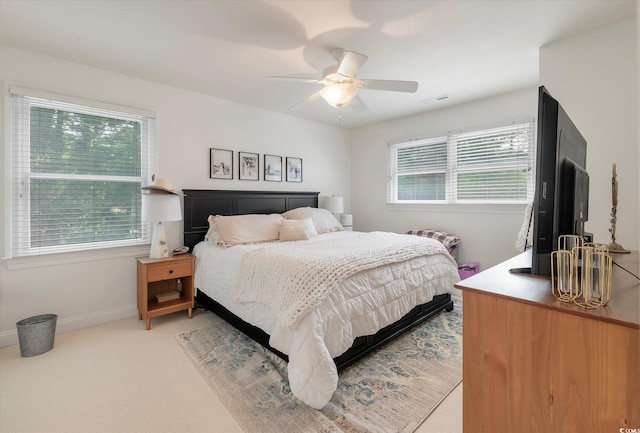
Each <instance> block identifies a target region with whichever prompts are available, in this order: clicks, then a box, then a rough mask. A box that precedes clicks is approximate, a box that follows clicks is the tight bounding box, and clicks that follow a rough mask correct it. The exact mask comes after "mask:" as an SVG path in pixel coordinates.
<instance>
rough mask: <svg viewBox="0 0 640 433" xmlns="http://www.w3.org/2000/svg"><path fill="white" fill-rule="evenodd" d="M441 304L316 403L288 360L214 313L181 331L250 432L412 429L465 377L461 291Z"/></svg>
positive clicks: (184, 343) (191, 352)
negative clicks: (300, 389)
mask: <svg viewBox="0 0 640 433" xmlns="http://www.w3.org/2000/svg"><path fill="white" fill-rule="evenodd" d="M452 297H453V300H454V303H455V307H454V310H453V311H452V312H451V313H447V312H444V311H443V312H441V313H440V314H438V315H437V316H436V317H434V318H433V319H431V320H429V321H427V322H426V323H423V324H421V325H420V326H418V327H416V328H414V329H413V330H411V331H408V332H406V333H405V334H403V335H402V336H401V337H399V338H397V339H396V340H394V341H392V342H391V343H388V344H387V345H385V346H383V347H382V348H380V349H378V350H377V351H375V352H373V353H372V354H370V355H369V356H367V357H365V358H364V359H362V360H361V361H359V362H357V363H356V364H354V365H352V366H351V367H348V368H347V369H345V370H344V371H342V372H341V373H340V380H339V383H338V389H337V390H336V392H335V394H334V395H333V398H332V399H331V401H330V402H329V404H328V405H327V406H325V407H324V408H323V409H322V410H320V411H318V410H315V409H312V408H310V407H309V406H306V405H305V404H304V403H302V402H300V401H299V400H297V399H296V397H295V396H293V394H291V390H290V389H289V383H288V380H287V374H286V363H284V362H283V361H282V360H280V359H279V358H278V357H276V356H275V355H273V354H271V352H269V351H267V350H265V349H263V348H262V347H261V346H260V345H259V344H257V343H255V342H253V340H251V339H249V338H248V337H246V336H245V335H244V334H242V333H241V332H239V331H237V330H235V329H234V328H232V327H231V326H230V325H228V324H227V323H226V322H224V321H223V320H222V319H220V318H218V317H217V316H216V315H214V314H212V313H210V320H211V324H210V325H208V326H206V327H204V328H201V329H196V330H194V331H190V332H185V333H182V334H180V335H178V336H177V338H178V341H179V342H180V343H181V344H182V346H183V347H184V349H185V351H186V353H187V354H188V355H189V357H190V358H191V360H192V361H193V363H194V364H195V366H196V368H197V369H198V370H199V371H200V373H201V374H202V376H203V377H204V379H205V380H206V381H207V382H208V383H209V385H210V386H211V387H212V389H213V390H214V391H215V392H216V394H217V395H218V396H219V397H220V399H221V400H222V401H223V402H224V404H225V405H226V406H227V408H228V409H229V411H230V412H231V413H232V414H233V415H234V417H235V418H236V419H237V420H238V422H239V423H240V425H241V426H242V427H243V428H244V429H245V430H246V431H247V432H250V433H253V432H261V433H269V432H273V433H285V432H295V433H298V432H314V433H315V432H327V433H328V432H348V433H355V432H384V433H389V432H412V431H414V430H415V429H416V428H417V427H418V426H419V425H420V424H421V423H422V421H424V419H426V417H428V416H429V414H430V413H431V412H432V411H433V410H434V409H435V408H436V407H437V406H438V405H439V404H440V402H441V401H442V400H443V399H444V398H445V397H446V396H447V395H448V394H449V393H450V392H451V391H452V390H453V388H455V387H456V385H457V384H458V383H460V381H461V377H462V316H461V311H462V308H461V302H460V296H459V294H457V293H455V294H454V295H453V296H452Z"/></svg>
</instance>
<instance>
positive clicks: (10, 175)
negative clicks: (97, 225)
mask: <svg viewBox="0 0 640 433" xmlns="http://www.w3.org/2000/svg"><path fill="white" fill-rule="evenodd" d="M8 90H9V97H8V101H9V104H8V106H9V110H8V112H9V113H10V121H9V122H7V126H8V128H7V129H8V137H9V140H8V146H7V152H6V153H5V155H7V162H8V164H7V177H6V181H7V182H8V184H9V188H8V190H7V193H8V194H7V196H6V200H5V205H6V211H5V217H6V218H5V221H6V226H5V230H6V231H5V233H6V236H5V251H4V256H5V258H10V259H12V262H14V263H13V264H14V266H11V265H8V266H9V268H20V267H23V265H24V263H23V262H20V260H24V259H29V258H33V257H43V256H47V259H46V261H48V262H51V261H52V260H53V261H54V262H55V261H57V260H59V259H51V257H52V256H51V255H52V254H54V253H71V256H74V255H75V256H76V259H77V258H78V257H80V255H78V253H84V252H87V251H91V250H104V249H112V248H114V247H138V248H137V249H135V251H136V252H138V251H139V249H140V247H141V246H144V245H148V244H149V242H150V237H151V230H150V226H149V224H147V223H143V224H142V225H141V227H142V232H141V234H140V236H139V237H136V238H134V239H124V240H109V241H96V242H86V243H80V244H68V245H58V246H38V247H35V248H34V247H32V246H31V245H30V244H29V242H25V241H24V233H29V230H30V223H29V221H30V194H31V192H30V190H29V185H30V180H31V179H64V180H92V181H96V180H97V181H106V182H109V181H117V182H136V183H139V184H140V185H144V184H147V183H149V182H150V181H151V177H152V173H153V171H154V165H155V134H156V131H155V117H156V116H155V113H152V112H150V111H148V110H141V109H137V108H132V107H124V106H120V105H115V104H111V103H105V102H101V101H91V100H86V99H82V98H76V97H72V96H68V95H60V94H56V93H52V92H46V91H42V90H36V89H29V88H24V87H20V86H15V85H10V86H8ZM15 97H19V98H23V97H24V98H27V99H26V100H25V102H23V103H20V104H17V103H15V102H14V98H15ZM34 98H35V99H34ZM32 105H36V106H41V107H47V108H58V109H60V107H69V109H68V111H73V112H78V113H84V114H92V115H98V116H103V117H111V118H117V119H123V120H133V121H136V122H139V123H140V129H141V143H140V145H141V149H140V150H141V152H140V155H141V156H140V158H141V161H140V166H141V172H140V175H139V176H118V175H115V176H114V175H92V174H86V175H84V174H83V175H76V174H55V173H33V172H31V171H30V169H29V165H30V164H29V160H30V156H31V154H30V152H31V149H30V136H29V135H30V127H29V122H23V123H20V122H18V120H17V119H18V118H22V119H28V118H29V116H30V107H31V106H32ZM65 109H66V108H65ZM17 110H20V111H21V112H20V113H18V111H17ZM20 234H23V235H22V238H23V239H22V240H21V239H20ZM145 249H146V248H145ZM83 255H84V254H83ZM91 255H105V256H113V253H112V252H104V251H103V252H102V253H100V252H97V253H94V254H91ZM16 261H17V262H16ZM71 261H76V260H71ZM79 261H84V259H81V260H79ZM16 263H17V265H16ZM26 267H28V266H26Z"/></svg>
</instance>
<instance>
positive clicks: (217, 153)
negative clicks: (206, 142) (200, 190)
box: [209, 148, 233, 179]
mask: <svg viewBox="0 0 640 433" xmlns="http://www.w3.org/2000/svg"><path fill="white" fill-rule="evenodd" d="M209 151H210V156H209V177H210V178H211V179H233V150H223V149H213V148H211V149H209Z"/></svg>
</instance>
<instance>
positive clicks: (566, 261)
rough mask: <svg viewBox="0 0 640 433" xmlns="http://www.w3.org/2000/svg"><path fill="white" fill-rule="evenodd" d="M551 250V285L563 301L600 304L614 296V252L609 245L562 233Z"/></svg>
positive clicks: (593, 305)
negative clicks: (589, 242)
mask: <svg viewBox="0 0 640 433" xmlns="http://www.w3.org/2000/svg"><path fill="white" fill-rule="evenodd" d="M558 245H559V247H560V248H559V249H558V251H554V252H553V253H551V260H552V263H553V264H554V266H552V267H551V288H552V291H553V294H554V296H555V297H556V299H558V300H559V301H561V302H573V303H575V304H576V305H579V306H581V307H583V308H598V307H602V306H605V305H607V303H608V302H609V300H611V268H612V261H611V256H610V255H609V253H608V248H607V245H604V244H584V243H583V242H582V239H581V238H579V237H578V236H573V235H570V236H560V238H559V239H558Z"/></svg>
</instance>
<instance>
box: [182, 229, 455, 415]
mask: <svg viewBox="0 0 640 433" xmlns="http://www.w3.org/2000/svg"><path fill="white" fill-rule="evenodd" d="M350 236H358V233H357V232H338V233H328V234H323V235H320V236H317V237H315V238H312V239H310V240H308V241H297V242H308V243H315V242H322V241H323V240H324V239H334V238H336V237H350ZM423 239H424V240H425V241H426V242H434V243H435V244H438V245H439V246H438V245H436V247H437V249H438V253H436V254H431V255H424V256H420V257H416V258H412V259H410V260H407V261H404V262H399V263H392V264H388V265H383V266H379V267H377V268H375V269H372V270H370V271H363V272H359V273H357V274H355V275H353V276H352V277H349V278H347V279H346V280H344V281H343V282H342V283H341V284H340V286H339V287H338V289H337V290H335V291H333V292H332V293H331V294H329V295H328V296H327V297H326V298H325V299H324V301H323V302H322V303H321V304H320V305H319V306H318V307H316V308H313V309H312V310H311V311H310V312H309V313H308V314H307V315H306V316H304V317H303V318H302V319H301V320H300V322H299V323H298V325H297V327H296V328H295V329H293V330H291V329H286V328H285V327H283V326H282V321H281V320H280V318H278V317H276V315H275V313H274V312H273V310H271V308H270V307H268V306H267V305H265V304H261V303H257V302H254V303H242V304H240V303H237V302H236V301H235V298H236V287H237V271H238V268H239V264H240V261H241V258H242V257H243V255H244V254H246V253H247V252H249V251H252V250H254V249H257V248H269V247H270V246H273V245H277V244H278V243H275V244H273V243H272V244H269V243H267V244H257V245H242V246H234V247H231V248H226V249H225V248H222V247H220V246H218V245H215V244H214V243H213V242H201V243H200V244H198V245H197V246H196V247H195V248H194V254H195V255H196V257H197V259H196V274H195V286H196V287H197V288H199V289H200V290H201V291H203V292H204V293H206V294H207V295H208V296H209V297H211V298H212V299H215V300H216V301H217V302H219V303H220V304H222V305H223V306H225V307H226V308H227V309H228V310H230V311H231V312H232V313H234V314H235V315H237V316H239V317H241V318H242V319H243V320H245V321H247V322H249V323H251V324H253V325H255V326H258V327H260V328H261V329H263V330H264V331H265V332H267V333H268V334H269V335H270V336H271V339H270V340H269V343H270V344H271V346H272V347H274V348H275V349H277V350H279V351H281V352H283V353H286V354H287V355H289V364H288V375H289V384H290V387H291V391H292V392H293V393H294V395H296V397H298V398H299V399H300V400H302V401H304V402H305V403H307V404H308V405H310V406H312V407H314V408H317V409H320V408H322V407H324V406H325V405H326V404H327V402H328V401H329V400H330V399H331V396H332V395H333V392H334V391H335V389H336V386H337V383H338V373H337V371H336V367H335V364H334V362H333V358H335V357H336V356H339V355H341V354H342V353H344V352H345V351H346V350H347V349H349V348H350V347H351V345H352V344H353V341H354V339H355V338H356V337H359V336H362V335H371V334H374V333H375V332H376V331H378V330H379V329H381V328H383V327H385V326H387V325H389V324H391V323H393V322H395V321H397V320H398V319H400V318H401V317H402V316H404V315H405V314H406V313H408V312H409V311H410V310H411V309H412V308H413V307H414V306H416V305H419V304H423V303H425V302H429V301H430V300H431V299H432V298H433V296H434V295H437V294H442V293H446V292H448V291H450V290H451V289H452V287H453V284H454V283H455V282H457V281H458V279H459V278H458V273H457V265H456V264H455V261H454V260H453V259H452V258H451V256H450V255H449V254H448V253H447V251H446V249H445V248H444V247H443V246H442V245H441V244H439V243H438V242H437V241H434V240H431V239H426V238H423Z"/></svg>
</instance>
